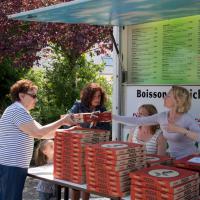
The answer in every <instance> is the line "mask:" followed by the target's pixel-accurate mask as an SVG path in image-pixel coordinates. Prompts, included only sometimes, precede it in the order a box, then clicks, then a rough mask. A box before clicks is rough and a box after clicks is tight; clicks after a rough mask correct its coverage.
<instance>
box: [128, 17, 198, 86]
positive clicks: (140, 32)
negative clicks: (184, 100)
mask: <svg viewBox="0 0 200 200" xmlns="http://www.w3.org/2000/svg"><path fill="white" fill-rule="evenodd" d="M128 35H129V39H128V58H129V59H128V83H133V84H141V85H145V84H199V83H200V16H191V17H184V18H177V19H171V20H165V21H159V22H153V23H146V24H140V25H133V26H131V28H130V29H129V32H128Z"/></svg>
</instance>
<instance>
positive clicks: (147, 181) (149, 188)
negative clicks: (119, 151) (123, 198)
mask: <svg viewBox="0 0 200 200" xmlns="http://www.w3.org/2000/svg"><path fill="white" fill-rule="evenodd" d="M130 177H131V199H132V200H151V199H153V200H186V199H187V200H188V199H190V200H196V199H198V194H199V186H198V184H199V175H198V173H197V172H193V171H189V170H185V169H179V168H175V167H169V166H164V165H157V166H152V167H149V168H145V169H141V170H138V171H136V172H132V173H131V174H130Z"/></svg>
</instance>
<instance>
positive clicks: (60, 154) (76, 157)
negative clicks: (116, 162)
mask: <svg viewBox="0 0 200 200" xmlns="http://www.w3.org/2000/svg"><path fill="white" fill-rule="evenodd" d="M109 136H110V132H109V131H105V130H97V129H86V128H74V129H71V130H67V129H59V130H57V131H56V135H55V141H54V144H55V145H54V177H55V178H58V179H63V180H67V181H71V182H74V183H79V184H82V183H85V180H86V177H85V176H86V174H85V165H84V159H85V150H84V147H85V145H86V144H96V143H99V142H103V141H109Z"/></svg>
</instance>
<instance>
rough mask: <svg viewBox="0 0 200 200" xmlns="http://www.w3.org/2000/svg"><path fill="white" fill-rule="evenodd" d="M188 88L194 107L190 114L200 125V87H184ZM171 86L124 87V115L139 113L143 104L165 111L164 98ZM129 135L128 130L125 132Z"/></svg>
mask: <svg viewBox="0 0 200 200" xmlns="http://www.w3.org/2000/svg"><path fill="white" fill-rule="evenodd" d="M183 87H185V88H187V89H188V90H189V92H190V94H191V96H192V106H191V109H190V111H189V113H190V114H191V115H192V116H193V117H194V118H195V119H196V121H197V122H198V123H199V124H200V86H183ZM170 88H171V86H123V90H124V100H123V101H124V102H123V106H124V108H123V109H124V114H125V115H128V116H131V115H132V114H133V113H137V111H138V108H139V106H141V105H142V104H153V105H154V106H155V107H156V108H157V110H158V112H162V111H165V110H166V109H167V108H165V107H164V105H163V104H164V100H163V97H164V96H165V95H166V93H167V92H168V91H169V89H170ZM123 132H124V133H128V132H129V130H126V128H125V129H124V131H123Z"/></svg>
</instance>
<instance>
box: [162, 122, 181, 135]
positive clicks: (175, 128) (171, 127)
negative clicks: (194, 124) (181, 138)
mask: <svg viewBox="0 0 200 200" xmlns="http://www.w3.org/2000/svg"><path fill="white" fill-rule="evenodd" d="M181 129H182V127H179V126H177V125H176V124H174V123H169V124H168V125H167V127H166V130H167V131H168V132H174V133H181V132H182V130H181Z"/></svg>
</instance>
